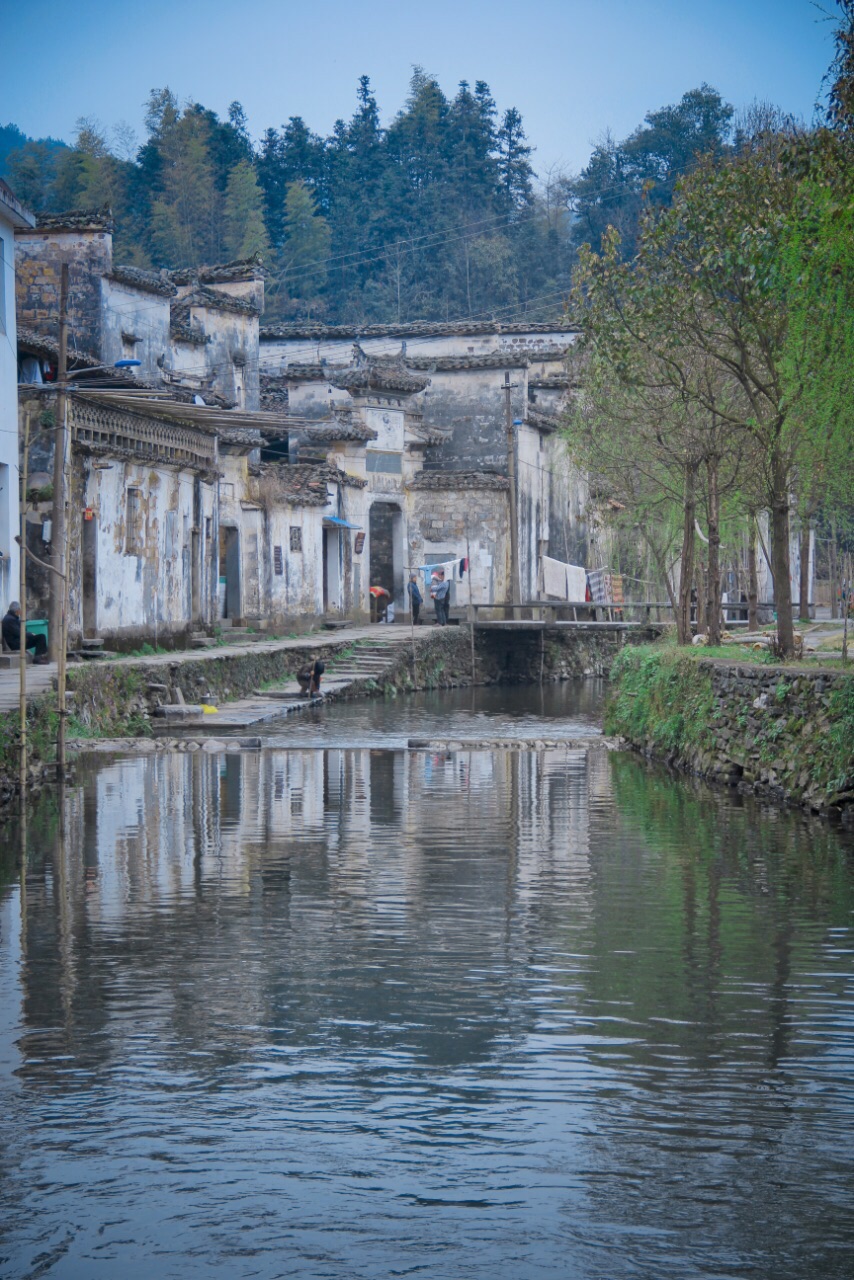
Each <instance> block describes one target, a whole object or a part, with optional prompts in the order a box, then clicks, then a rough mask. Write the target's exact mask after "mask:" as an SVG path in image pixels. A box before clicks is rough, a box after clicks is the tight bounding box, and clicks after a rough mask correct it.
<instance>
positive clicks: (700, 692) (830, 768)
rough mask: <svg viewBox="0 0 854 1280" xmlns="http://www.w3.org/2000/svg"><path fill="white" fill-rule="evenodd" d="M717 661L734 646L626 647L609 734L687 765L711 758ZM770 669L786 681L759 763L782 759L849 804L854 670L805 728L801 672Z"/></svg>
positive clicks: (614, 675) (761, 733) (611, 697)
mask: <svg viewBox="0 0 854 1280" xmlns="http://www.w3.org/2000/svg"><path fill="white" fill-rule="evenodd" d="M718 656H722V657H724V658H726V659H732V658H733V656H734V655H733V654H732V652H731V650H730V648H729V646H726V647H723V648H722V650H717V649H707V648H704V647H697V648H696V649H694V648H688V647H687V646H682V647H679V646H677V645H676V644H675V643H674V642H672V641H664V642H659V643H657V644H652V645H637V646H627V647H626V648H624V649H623V650H622V651H621V653H620V654H619V655H618V656H617V658H616V660H615V662H614V664H613V666H612V668H611V678H610V684H609V692H608V699H607V702H606V707H605V731H606V733H612V734H619V735H621V736H622V737H624V738H626V739H627V740H628V741H629V742H632V743H634V744H635V745H642V746H646V747H647V748H648V749H649V750H651V751H652V752H653V753H654V754H655V755H659V756H663V757H671V758H676V757H679V758H682V759H685V758H690V757H691V756H692V755H695V754H696V753H698V752H711V751H712V750H713V749H714V748H715V746H716V735H717V730H718V728H719V716H718V712H717V709H716V704H715V695H714V691H713V688H712V678H711V672H710V670H709V669H708V668H704V667H703V666H702V665H701V660H702V659H703V658H710V657H711V658H716V657H718ZM763 658H764V655H762V654H757V655H756V657H755V660H756V661H757V662H758V664H760V665H765V664H764V663H763ZM739 660H741V659H740V658H739ZM767 665H771V666H777V667H780V679H779V681H778V683H777V685H776V688H775V689H774V693H773V699H772V701H771V705H770V706H769V707H768V709H767V712H765V713H763V715H762V721H763V723H762V724H761V726H760V728H759V729H758V730H756V729H754V730H753V731H752V741H753V747H754V749H755V750H756V751H757V752H758V758H759V760H760V762H762V763H764V764H770V763H771V762H772V761H773V760H774V759H775V758H777V757H778V756H780V754H781V753H782V754H783V755H784V756H786V757H788V758H790V759H791V765H792V768H796V771H797V772H801V771H802V770H803V769H806V770H807V772H808V775H809V778H810V779H811V780H812V782H814V783H816V784H818V785H819V786H820V787H821V789H822V790H823V792H824V794H825V797H826V799H827V801H828V802H829V803H831V804H836V803H838V802H840V801H841V800H847V799H850V798H851V796H852V795H854V672H852V673H850V674H849V675H848V679H846V680H844V681H843V682H842V683H841V685H840V687H838V688H835V689H833V690H831V691H830V692H829V694H828V695H827V700H826V702H825V703H824V705H823V706H822V705H821V704H818V705H816V708H815V712H814V714H812V715H810V723H809V724H805V722H804V720H803V719H802V718H801V717H802V715H803V711H802V710H801V709H800V707H801V705H802V704H799V701H798V696H797V693H796V681H797V674H796V671H794V670H793V669H792V667H791V666H784V665H783V664H779V663H774V664H767ZM796 665H797V666H798V667H801V669H802V670H804V672H807V671H809V669H810V667H809V664H800V663H799V664H796ZM840 674H843V672H840ZM845 674H848V673H845ZM793 699H794V700H793ZM750 714H751V711H750V706H749V704H748V703H745V706H744V710H743V714H740V715H739V717H738V723H739V725H740V726H742V727H743V729H744V731H745V743H744V744H743V745H745V746H746V745H747V740H746V735H747V727H748V720H749V717H750Z"/></svg>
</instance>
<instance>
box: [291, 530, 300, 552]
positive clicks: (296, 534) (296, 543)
mask: <svg viewBox="0 0 854 1280" xmlns="http://www.w3.org/2000/svg"><path fill="white" fill-rule="evenodd" d="M291 551H302V529H301V527H300V526H299V525H298V524H292V525H291Z"/></svg>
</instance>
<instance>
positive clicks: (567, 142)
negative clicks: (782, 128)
mask: <svg viewBox="0 0 854 1280" xmlns="http://www.w3.org/2000/svg"><path fill="white" fill-rule="evenodd" d="M0 9H2V10H3V18H2V48H3V64H4V72H3V77H2V82H0V123H2V124H5V123H7V122H9V121H13V122H14V123H16V124H18V125H19V126H20V127H21V128H22V129H23V130H24V131H25V132H26V133H29V134H32V135H36V136H41V135H45V134H52V135H54V136H55V137H61V138H65V139H66V140H71V138H72V136H73V133H74V123H75V120H76V119H77V118H78V117H79V116H82V115H87V116H95V117H97V118H98V119H99V120H101V121H102V122H103V123H104V124H105V125H108V126H109V125H113V124H115V123H117V122H118V121H120V120H125V121H127V122H129V123H130V124H131V125H132V126H133V127H134V129H135V130H136V131H137V133H138V135H139V137H140V139H141V138H142V135H143V129H142V116H143V103H144V101H145V99H146V97H147V96H148V92H149V90H150V89H152V88H154V87H160V86H162V85H166V84H168V85H169V86H170V88H171V89H172V90H173V91H174V92H175V93H176V94H177V95H178V96H179V98H181V99H184V98H193V99H195V100H197V101H199V102H202V103H204V105H205V106H207V107H211V108H213V109H214V110H215V111H217V112H219V113H221V114H223V113H225V111H226V110H227V108H228V104H229V103H230V102H231V101H233V100H234V99H235V98H236V99H238V100H239V101H240V102H242V103H243V106H244V108H245V110H246V112H247V114H248V116H249V122H250V127H251V129H252V132H253V134H254V135H255V136H258V135H260V133H261V132H262V130H263V129H264V128H266V127H267V126H268V125H271V124H272V125H279V124H281V123H282V122H283V121H284V120H286V119H287V118H288V116H292V115H301V116H303V117H304V118H305V120H306V121H307V122H308V124H309V125H310V126H311V128H313V129H315V130H316V131H318V132H322V133H325V132H327V131H329V129H330V128H331V126H332V124H333V123H334V121H335V119H336V118H337V117H339V116H344V117H347V116H349V115H350V114H351V113H352V110H353V107H354V103H355V87H356V81H357V79H358V77H359V76H360V75H361V74H363V73H364V74H367V75H369V76H370V77H371V81H372V83H373V85H374V89H375V92H376V95H377V98H378V101H379V105H380V110H381V112H382V116H383V120H384V121H388V120H389V119H390V118H391V117H392V116H393V115H394V113H395V112H396V111H397V109H398V108H399V107H400V106H401V104H402V102H403V100H404V98H405V96H406V91H407V82H408V79H409V75H410V68H411V66H412V64H413V63H420V64H422V65H423V66H424V67H425V68H426V70H427V71H429V72H431V73H433V74H434V75H436V76H437V77H438V79H439V81H440V83H441V85H442V87H443V89H444V90H445V92H446V93H447V94H449V95H450V94H452V93H453V92H454V90H455V88H456V85H457V82H458V81H459V80H462V79H467V80H469V81H471V82H472V83H473V82H474V81H475V80H478V79H481V80H486V81H487V82H488V83H489V85H490V86H491V88H492V92H493V95H494V97H495V98H496V101H497V102H498V105H499V107H500V108H501V109H503V108H505V107H508V106H516V107H518V108H519V110H520V111H521V112H522V115H523V117H524V120H525V125H526V128H527V132H528V137H529V140H530V141H531V142H533V143H534V144H535V146H536V148H537V151H536V154H535V157H534V161H535V166H536V167H537V168H538V170H539V171H540V172H541V173H542V172H543V171H544V170H545V169H546V168H548V166H550V165H552V164H561V165H563V166H565V167H567V168H570V169H578V168H579V167H581V166H582V165H583V164H584V163H585V161H586V159H587V157H588V156H589V153H590V147H591V143H592V142H593V141H594V140H595V139H596V138H598V137H599V136H600V135H601V134H602V133H603V132H604V131H605V130H606V129H608V128H610V129H611V130H612V131H613V132H614V134H615V135H616V136H617V137H624V136H625V135H626V134H627V133H628V132H630V131H631V129H633V128H634V127H635V126H636V125H637V124H639V123H640V122H641V121H642V119H643V117H644V115H645V113H646V112H647V111H648V110H651V109H654V108H656V107H660V106H663V105H664V104H665V103H669V102H675V101H677V100H678V99H679V98H680V97H681V95H682V94H683V93H684V92H685V91H686V90H688V89H692V88H695V87H696V86H697V85H699V84H700V83H701V82H702V81H706V82H708V83H709V84H712V85H714V86H715V88H717V89H718V90H719V91H720V93H721V94H722V95H723V97H724V98H725V99H727V100H728V101H730V102H732V103H733V104H734V105H735V106H736V107H742V106H744V105H746V104H748V103H749V102H751V101H752V100H753V99H754V98H759V99H761V100H764V101H769V102H773V103H775V104H776V105H778V106H781V107H783V108H784V109H786V110H787V111H790V112H793V113H795V114H797V115H799V116H802V117H804V118H805V119H807V120H809V119H810V118H811V117H812V112H813V106H814V103H815V101H816V98H817V96H818V94H819V91H820V86H821V80H822V76H823V75H824V73H825V71H826V70H827V67H828V64H829V62H830V60H831V57H832V51H833V46H832V23H831V22H829V21H827V20H826V15H827V13H828V12H830V13H835V11H836V6H835V4H834V3H833V0H818V3H813V2H812V0H528V3H522V2H520V0H516V2H515V3H512V4H511V3H504V2H503V0H490V2H489V3H487V2H486V0H456V2H452V0H432V3H421V4H412V3H409V4H402V3H388V4H377V3H370V0H368V2H367V3H362V4H355V3H353V2H352V0H314V2H312V0H305V2H304V3H295V2H294V0H242V2H241V0H204V2H196V0H136V3H133V4H130V3H128V4H124V3H119V2H118V0H114V2H112V3H105V2H104V0H77V3H75V4H73V5H68V4H65V3H63V4H59V3H55V2H54V0H30V3H28V4H26V5H24V4H13V3H12V2H11V0H3V3H2V4H0Z"/></svg>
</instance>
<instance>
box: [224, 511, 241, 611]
mask: <svg viewBox="0 0 854 1280" xmlns="http://www.w3.org/2000/svg"><path fill="white" fill-rule="evenodd" d="M219 585H220V596H221V599H222V617H223V618H231V619H232V620H234V621H237V619H238V618H239V617H240V535H239V533H238V531H237V530H236V529H233V528H230V527H228V526H227V525H226V526H222V527H221V528H220V531H219Z"/></svg>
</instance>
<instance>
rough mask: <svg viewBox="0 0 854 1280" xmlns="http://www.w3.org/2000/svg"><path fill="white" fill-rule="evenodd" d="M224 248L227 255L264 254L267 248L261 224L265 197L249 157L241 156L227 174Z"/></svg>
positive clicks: (263, 255)
mask: <svg viewBox="0 0 854 1280" xmlns="http://www.w3.org/2000/svg"><path fill="white" fill-rule="evenodd" d="M223 221H224V224H225V236H224V244H225V252H226V254H227V255H228V257H229V258H251V257H252V256H253V255H254V254H256V253H257V254H260V255H261V258H262V259H263V258H265V257H266V256H267V255H268V253H269V249H270V241H269V238H268V236H267V228H266V226H265V225H264V197H263V194H262V192H261V188H260V186H259V185H258V179H257V178H256V176H255V170H254V169H253V168H252V165H251V164H250V163H249V161H248V160H241V161H240V163H239V164H237V165H235V167H234V168H233V169H232V171H231V173H230V174H229V175H228V186H227V187H226V192H225V204H224V206H223Z"/></svg>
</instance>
